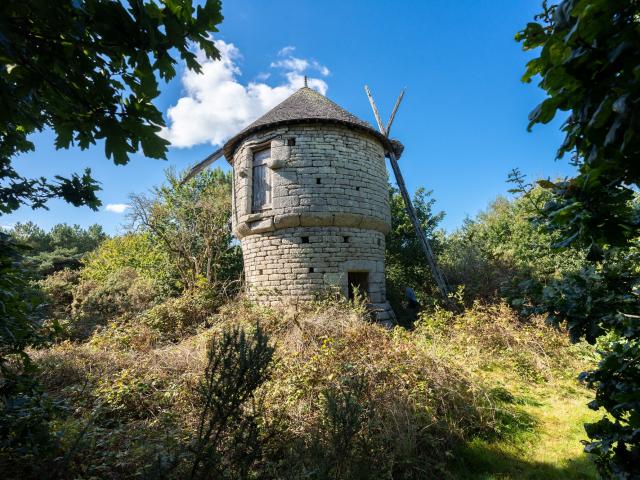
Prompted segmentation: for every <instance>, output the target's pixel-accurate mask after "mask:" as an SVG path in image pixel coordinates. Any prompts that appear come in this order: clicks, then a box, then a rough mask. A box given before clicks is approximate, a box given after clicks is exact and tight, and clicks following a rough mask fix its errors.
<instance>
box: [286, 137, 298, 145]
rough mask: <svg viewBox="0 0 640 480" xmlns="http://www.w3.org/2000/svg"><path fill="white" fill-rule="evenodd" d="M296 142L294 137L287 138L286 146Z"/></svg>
mask: <svg viewBox="0 0 640 480" xmlns="http://www.w3.org/2000/svg"><path fill="white" fill-rule="evenodd" d="M295 144H296V139H295V138H287V146H288V147H293V146H295Z"/></svg>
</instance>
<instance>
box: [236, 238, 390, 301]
mask: <svg viewBox="0 0 640 480" xmlns="http://www.w3.org/2000/svg"><path fill="white" fill-rule="evenodd" d="M305 237H306V238H305ZM241 243H242V253H243V256H244V270H245V277H246V281H247V286H248V288H249V293H250V295H251V297H252V298H254V299H256V300H259V301H261V302H262V303H278V302H279V301H281V299H282V298H284V297H287V298H297V299H298V300H313V299H314V298H315V297H316V295H317V294H319V293H322V292H324V291H326V290H327V289H331V288H332V287H334V288H336V289H338V290H340V291H341V292H342V293H343V294H345V295H346V294H347V274H348V273H347V272H349V271H355V272H368V273H369V295H370V298H371V301H372V302H373V303H383V302H385V301H386V298H385V289H384V249H385V242H384V235H383V234H382V233H380V232H376V231H372V230H363V229H359V228H341V227H297V228H286V229H283V230H276V231H274V232H270V233H265V234H261V235H249V236H246V237H244V238H243V239H242V240H241Z"/></svg>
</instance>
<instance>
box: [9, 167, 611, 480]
mask: <svg viewBox="0 0 640 480" xmlns="http://www.w3.org/2000/svg"><path fill="white" fill-rule="evenodd" d="M179 178H180V177H179V176H178V175H176V174H174V173H173V172H169V173H168V177H167V183H166V184H165V185H163V186H161V187H158V188H157V189H155V190H154V191H153V192H151V193H150V194H149V195H148V196H144V197H143V196H138V197H135V198H134V199H133V203H134V211H133V214H132V216H131V218H130V220H131V228H130V230H129V232H128V233H126V234H124V235H121V236H117V237H113V238H99V239H98V240H97V241H95V245H97V247H94V248H84V247H82V248H80V247H77V248H75V249H72V250H69V251H68V252H66V253H65V251H63V250H61V249H60V248H58V247H56V245H58V244H59V242H58V243H56V242H55V241H53V239H55V238H57V236H59V233H58V232H67V234H68V235H70V236H71V237H73V238H71V239H70V240H68V241H67V242H66V243H67V244H68V245H79V246H83V245H88V241H87V240H83V239H87V238H90V239H94V238H97V236H99V235H103V234H102V233H101V232H99V230H98V229H97V227H92V229H91V230H90V231H86V232H85V231H83V230H82V229H79V228H77V227H76V228H71V227H66V226H60V227H56V229H54V230H53V231H52V232H49V233H47V232H42V231H41V230H39V229H37V228H35V227H34V226H28V225H27V226H24V225H19V226H18V227H16V229H15V230H14V232H13V238H15V239H17V240H19V241H21V242H23V243H27V244H30V245H32V247H31V250H26V251H24V253H23V257H24V258H23V260H21V261H22V262H23V263H22V264H23V265H25V267H24V268H29V269H31V270H30V271H32V274H31V278H32V280H30V282H29V284H27V285H24V287H21V288H22V290H20V292H22V295H23V297H14V298H23V300H22V301H24V302H27V301H31V302H32V303H30V305H33V309H32V310H30V311H31V312H32V317H30V318H32V323H28V324H26V325H32V328H31V329H29V330H25V332H26V333H25V334H24V337H22V338H25V339H27V340H26V341H28V344H29V345H32V347H31V348H30V349H29V350H28V351H27V353H28V357H24V356H17V355H16V356H14V357H11V356H9V358H12V359H13V360H11V363H8V364H7V365H8V368H7V369H6V370H5V371H6V372H7V377H6V378H7V379H8V380H9V381H8V382H6V383H5V391H8V392H10V393H11V392H14V393H11V395H9V396H7V397H6V398H8V399H9V401H7V402H5V404H4V410H3V416H2V422H1V423H0V429H2V432H4V433H3V437H2V438H3V439H4V440H3V444H2V449H1V450H0V462H1V463H2V467H3V471H5V472H9V476H10V477H13V478H292V479H293V478H296V479H297V478H316V479H330V478H341V479H342V478H345V479H350V478H381V479H382V478H394V479H404V478H407V479H411V478H416V479H417V478H438V479H439V478H461V479H462V478H464V479H466V478H479V479H480V478H482V479H489V478H496V479H497V478H501V479H503V478H512V479H520V478H530V479H534V478H538V479H543V478H544V479H549V478H575V479H579V478H595V470H594V467H593V465H592V463H591V461H590V460H589V459H588V458H587V457H586V455H585V454H584V453H582V448H583V446H582V444H581V440H584V439H585V437H586V436H585V433H584V429H583V424H584V423H585V422H589V421H593V420H595V419H598V418H600V415H599V414H597V413H595V412H592V411H590V410H589V409H588V408H587V406H586V404H587V403H588V402H589V400H590V398H591V395H592V394H591V392H589V391H588V390H587V389H586V387H585V386H584V385H582V384H580V383H579V381H578V380H577V374H578V373H579V372H581V371H584V370H588V369H590V368H592V367H593V366H594V365H595V364H596V362H597V354H596V353H595V350H594V348H593V347H590V346H588V345H586V344H585V343H575V344H572V343H571V342H570V339H569V335H568V334H567V332H566V331H565V330H564V329H563V328H557V327H552V326H550V325H549V324H547V323H546V321H545V317H543V316H541V315H538V314H536V311H535V308H534V307H535V304H536V301H537V298H538V297H536V296H539V295H541V294H542V292H543V291H544V290H545V289H546V288H548V286H549V285H552V283H553V282H554V281H555V280H554V279H557V278H561V277H562V275H563V272H569V271H572V269H575V268H578V267H580V266H581V265H582V263H583V262H584V255H583V253H582V252H580V251H577V250H566V251H564V252H560V253H558V252H556V251H554V250H553V249H552V248H551V247H550V246H549V243H550V242H551V241H552V234H551V233H547V232H545V231H543V230H542V229H540V228H538V227H536V226H535V225H534V224H532V223H531V222H530V221H528V220H527V216H528V215H529V213H530V210H531V209H532V208H534V206H535V205H536V202H540V201H544V195H545V194H544V192H542V191H540V190H534V191H532V192H530V193H528V194H526V195H525V196H523V197H521V198H518V199H515V200H506V199H499V200H497V201H496V202H495V203H494V204H492V205H491V206H490V207H489V208H488V209H487V211H486V212H484V213H482V214H481V215H479V216H478V217H477V218H476V219H474V220H469V221H468V222H467V223H466V224H465V225H464V226H463V227H462V228H461V229H459V230H458V231H456V232H454V233H453V234H450V235H445V234H444V233H443V232H442V231H440V230H438V229H437V224H438V221H439V220H440V219H441V218H442V214H438V213H435V212H433V211H432V208H433V205H434V202H433V200H432V199H431V198H430V194H429V192H425V191H423V190H420V191H418V192H417V194H416V206H417V209H418V214H419V216H420V218H421V220H422V222H423V227H424V228H425V230H427V231H428V232H429V235H430V236H431V237H432V239H433V241H434V247H435V250H436V252H437V254H438V256H439V259H440V262H441V264H442V265H443V268H444V269H445V271H446V273H447V276H448V277H449V278H450V280H451V281H452V284H453V285H454V287H455V288H457V294H456V296H455V297H454V299H453V300H454V302H455V303H456V304H457V306H458V309H457V311H455V312H453V311H449V310H446V309H444V308H442V307H441V306H440V305H439V303H438V301H437V295H436V293H435V287H434V285H433V283H432V281H431V280H430V276H429V272H428V271H427V270H426V269H425V262H424V261H423V259H422V257H421V255H422V254H421V251H420V250H419V248H418V246H417V244H416V242H415V238H414V237H413V235H412V231H411V228H410V225H409V221H408V218H407V217H406V215H405V213H404V211H403V210H402V204H401V203H400V198H399V195H398V194H397V192H395V191H394V190H393V189H391V190H390V192H389V194H390V202H391V205H392V215H393V229H392V232H391V233H390V234H389V237H388V250H387V265H388V279H387V282H388V289H389V294H390V295H389V296H390V299H391V301H392V302H393V305H394V308H395V311H396V312H397V314H398V317H399V322H400V325H399V326H398V327H396V328H394V329H391V330H388V329H385V328H383V327H381V326H379V325H376V324H375V323H373V322H372V321H371V317H370V315H371V314H370V313H369V312H368V311H367V308H366V305H365V302H364V300H363V299H357V300H356V301H355V302H348V301H346V300H344V299H342V298H341V297H339V296H336V295H335V293H333V292H331V291H327V292H319V294H318V298H317V300H316V301H315V302H313V303H310V304H290V305H285V306H283V307H282V308H281V309H268V308H264V307H260V306H258V305H255V304H251V303H250V302H248V301H247V300H246V299H245V298H244V296H243V294H242V289H241V277H240V266H241V256H240V251H239V249H238V246H237V245H236V243H234V242H233V240H232V238H231V235H230V232H229V226H228V223H227V222H226V219H227V218H228V212H229V209H230V202H229V200H228V198H229V196H228V188H229V184H230V178H229V176H228V175H226V174H224V173H222V172H220V171H217V170H216V171H212V172H207V173H204V174H201V175H200V176H198V177H197V178H196V179H194V180H192V181H190V182H187V183H186V184H184V185H181V184H180V181H179ZM74 235H75V236H77V237H78V239H75V237H74ZM49 236H51V237H53V238H49ZM32 237H37V239H38V241H37V242H36V241H35V240H34V239H33V238H32ZM80 240H83V241H82V242H81V241H80ZM92 241H93V240H92ZM48 245H52V246H53V247H51V248H49V247H48ZM56 249H57V250H56ZM50 251H54V252H56V253H55V255H56V256H57V257H59V259H58V260H57V261H56V262H55V263H52V262H51V261H50V260H49V259H50V258H51V257H52V254H50V253H49V252H50ZM65 255H69V256H72V257H73V259H74V261H73V262H67V261H65V258H64V257H65ZM25 256H26V257H25ZM408 259H411V261H409V260H408ZM56 265H57V267H56ZM407 286H411V287H413V288H414V289H415V291H416V294H417V296H418V298H419V300H420V302H421V304H422V309H421V311H420V313H419V314H417V315H416V313H415V311H412V310H411V309H409V308H407V306H406V304H405V301H404V299H403V291H404V289H405V288H406V287H407ZM14 288H17V287H14ZM28 299H32V300H28ZM7 305H10V303H8V304H7ZM16 331H17V330H16ZM602 346H606V345H605V344H604V343H603V344H602V345H601V347H602ZM9 355H11V354H9ZM25 358H26V359H28V362H25V361H24V359H25ZM20 359H22V360H20ZM5 434H6V435H5Z"/></svg>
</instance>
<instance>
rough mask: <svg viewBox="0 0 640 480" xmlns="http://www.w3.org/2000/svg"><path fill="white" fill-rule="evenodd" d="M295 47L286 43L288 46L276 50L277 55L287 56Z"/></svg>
mask: <svg viewBox="0 0 640 480" xmlns="http://www.w3.org/2000/svg"><path fill="white" fill-rule="evenodd" d="M295 49H296V47H294V46H293V45H288V46H286V47H284V48H281V49H280V51H279V52H278V56H279V57H288V56H289V55H291V54H292V53H293V52H294V51H295Z"/></svg>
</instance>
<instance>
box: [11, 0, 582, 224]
mask: <svg viewBox="0 0 640 480" xmlns="http://www.w3.org/2000/svg"><path fill="white" fill-rule="evenodd" d="M539 7H540V1H539V0H493V1H489V0H456V1H451V0H423V1H396V2H391V1H372V0H369V1H365V0H357V1H346V0H329V1H328V0H323V1H321V2H319V1H310V0H297V1H281V0H271V1H258V0H233V1H227V2H225V3H224V4H223V14H224V16H225V20H224V22H223V23H222V24H221V26H220V32H219V33H218V34H216V37H215V38H216V39H217V40H218V41H220V42H221V43H220V45H221V47H223V48H224V49H225V52H226V56H225V62H222V63H220V64H218V65H213V64H207V65H208V67H207V72H208V73H207V74H206V75H204V76H202V77H196V76H194V75H190V74H187V75H186V76H184V75H182V72H180V73H179V74H178V76H177V77H176V78H175V79H174V80H173V81H172V82H171V83H169V84H167V85H164V87H163V88H162V95H161V96H160V97H159V99H158V101H157V105H158V107H159V108H160V109H161V110H162V111H163V112H164V113H165V115H167V112H169V111H171V110H170V109H171V108H172V107H176V105H178V108H173V110H172V114H170V115H168V116H167V118H168V120H169V130H168V131H167V135H168V137H169V138H171V139H172V140H175V141H176V142H177V143H178V144H180V145H182V147H181V148H172V149H171V150H170V151H169V155H168V161H166V162H165V161H158V160H151V159H146V158H144V157H143V156H142V155H137V156H134V157H133V159H132V161H131V162H130V163H129V164H128V165H126V166H115V165H113V164H110V163H109V161H107V160H106V158H105V157H104V150H103V145H101V144H98V145H97V146H96V147H94V148H92V149H89V150H87V151H80V150H79V149H72V150H61V151H56V150H55V148H54V147H53V136H52V135H51V133H49V132H44V133H42V134H39V135H37V136H36V137H35V138H34V140H35V143H36V152H35V153H31V154H29V155H25V156H22V157H20V158H18V159H16V162H15V164H16V167H17V169H18V170H19V171H20V172H21V173H22V174H23V175H26V176H42V175H43V176H49V177H51V176H53V175H56V174H62V175H68V174H69V173H71V172H74V171H80V170H82V169H84V168H85V167H87V166H88V167H90V168H91V169H92V171H93V173H94V177H95V178H97V179H98V180H99V181H101V182H102V188H103V191H102V192H100V198H101V199H102V201H103V204H104V205H103V207H102V208H101V209H100V211H98V212H93V211H91V210H90V209H88V208H75V207H72V206H70V205H67V204H65V203H64V202H61V201H53V202H50V204H49V208H50V209H49V210H48V211H47V210H31V209H29V208H22V209H20V210H18V211H17V212H15V213H13V214H11V215H5V216H3V217H2V218H0V223H1V224H2V225H5V226H6V225H11V224H14V223H16V222H18V221H27V220H31V221H34V222H36V223H38V224H39V225H41V226H43V227H44V228H50V227H51V226H52V225H54V224H56V223H59V222H67V223H77V224H80V225H83V226H87V225H90V224H92V223H99V224H102V225H103V226H104V227H105V229H106V230H107V231H108V232H109V233H117V232H121V231H123V226H122V225H123V224H124V223H125V222H126V219H125V215H126V210H125V211H124V213H117V212H115V211H113V210H121V209H122V208H123V207H121V208H118V207H117V206H114V205H122V206H123V205H126V203H127V197H128V195H129V194H130V193H133V192H135V193H140V192H144V191H147V190H148V189H150V188H151V187H152V186H153V185H157V184H159V183H161V182H162V179H163V171H164V169H166V168H167V167H169V166H173V167H175V168H177V169H183V168H186V167H188V166H190V165H192V164H193V163H195V162H197V161H199V160H200V159H202V158H203V157H205V156H206V155H207V154H208V153H210V152H211V151H212V150H214V149H215V148H216V147H215V146H214V145H212V144H211V142H212V141H213V142H215V141H220V139H222V138H224V137H225V136H227V135H229V134H232V133H233V131H234V130H235V129H239V128H240V127H241V125H243V124H245V123H248V122H250V121H251V120H252V119H253V117H255V116H257V115H258V114H259V113H261V111H263V110H265V109H267V108H268V107H269V106H271V105H272V104H273V103H274V102H277V101H278V100H279V99H281V98H282V97H283V96H286V95H288V93H290V92H291V91H293V90H295V88H297V87H298V85H299V83H300V82H301V78H302V75H304V74H307V75H309V77H310V78H311V79H312V80H311V81H312V85H314V86H315V87H316V88H318V89H320V90H322V91H324V90H325V89H326V94H327V96H328V97H329V98H331V99H332V100H333V101H335V102H337V103H338V104H340V105H342V106H343V107H344V108H346V109H347V110H349V111H350V112H352V113H354V114H356V115H357V116H359V117H360V118H363V119H364V120H367V121H369V122H371V123H373V122H374V120H373V116H372V114H371V111H370V107H369V104H368V102H367V98H366V96H365V94H364V91H363V86H364V85H365V84H368V85H369V86H370V88H371V90H372V91H373V94H374V97H375V98H376V101H377V103H378V106H379V108H380V110H381V114H382V116H383V117H384V118H385V119H386V117H387V116H388V114H389V113H390V110H391V108H392V106H393V103H394V101H395V99H396V97H397V95H398V93H399V91H400V90H401V89H402V88H403V87H407V93H406V95H405V99H404V101H403V104H402V106H401V107H400V111H399V112H398V115H397V117H396V121H395V123H394V126H393V129H392V136H393V137H395V138H398V139H400V140H401V141H402V142H403V143H404V145H405V153H404V155H403V157H402V159H401V161H400V166H401V169H402V171H403V173H404V176H405V180H406V183H407V186H408V187H409V189H410V190H414V189H415V188H417V187H419V186H424V187H426V188H428V189H433V191H434V197H435V198H436V200H437V208H438V209H441V210H444V211H445V212H446V215H447V216H446V218H445V220H444V222H443V226H444V227H445V228H446V229H447V230H453V229H455V228H456V227H457V226H459V225H460V224H461V223H462V221H463V219H464V218H465V217H466V216H473V215H475V214H476V213H477V212H478V211H479V210H481V209H483V208H485V207H486V206H487V204H488V203H489V202H490V201H491V200H492V199H493V198H495V197H496V196H497V195H500V194H506V191H507V189H508V185H507V184H506V183H505V180H506V177H507V174H508V172H509V171H510V170H511V169H512V168H514V167H519V168H520V169H521V170H522V171H523V172H524V173H526V174H527V175H529V176H530V177H531V178H538V177H549V176H550V177H557V176H564V175H566V174H569V173H570V172H571V167H570V166H569V165H568V164H567V163H566V162H557V161H555V160H554V156H555V155H554V153H555V149H556V148H557V146H558V145H559V144H560V143H561V140H562V136H561V133H560V131H559V126H560V121H559V120H555V121H554V122H552V123H551V124H549V125H546V126H542V127H540V126H538V127H536V128H535V129H534V131H533V132H532V133H528V132H527V131H526V126H527V115H528V113H529V111H530V110H532V109H533V108H534V107H535V105H536V104H537V103H538V102H539V101H540V100H541V99H542V98H543V92H542V91H541V90H540V89H539V88H538V87H537V86H535V85H534V84H530V85H527V84H523V83H521V82H520V76H521V75H522V72H523V71H524V66H525V63H526V62H527V60H528V58H530V54H527V53H525V52H523V51H522V50H521V48H520V45H519V44H517V43H516V42H515V41H514V40H513V37H514V34H515V33H516V32H517V31H518V30H519V29H520V28H521V27H522V26H524V25H525V24H526V22H528V21H530V20H531V18H532V17H533V15H534V14H535V13H537V12H538V10H539ZM287 47H292V48H287ZM181 70H184V69H183V68H182V67H181ZM203 142H204V143H203ZM220 164H221V165H225V168H228V167H226V163H225V162H224V161H222V162H220ZM107 205H112V206H111V207H110V210H112V211H107Z"/></svg>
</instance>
